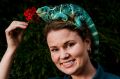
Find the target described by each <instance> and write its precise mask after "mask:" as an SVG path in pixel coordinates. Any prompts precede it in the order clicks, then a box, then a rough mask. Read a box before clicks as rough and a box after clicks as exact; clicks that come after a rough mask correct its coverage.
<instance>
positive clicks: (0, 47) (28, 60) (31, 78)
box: [0, 0, 120, 79]
mask: <svg viewBox="0 0 120 79" xmlns="http://www.w3.org/2000/svg"><path fill="white" fill-rule="evenodd" d="M61 3H75V4H78V5H80V6H81V7H83V8H84V9H85V10H86V11H87V12H88V14H89V15H90V16H91V17H92V19H93V21H94V23H95V25H96V27H97V30H98V32H99V36H100V50H99V53H98V54H93V55H92V59H94V60H97V61H98V62H99V63H100V64H101V65H102V66H103V68H104V69H105V71H107V72H111V73H113V74H116V75H120V68H119V67H120V65H119V64H120V3H119V2H117V0H42V1H41V0H0V58H2V56H3V54H4V52H5V50H6V47H7V44H6V38H5V33H4V31H5V29H6V28H7V27H8V26H9V24H10V23H11V22H12V21H13V20H21V21H22V20H24V19H25V18H24V16H23V12H24V10H25V9H26V8H28V7H31V6H35V7H41V6H44V5H57V4H61ZM30 26H31V27H30V28H28V30H27V32H26V34H25V37H24V39H23V42H22V44H21V45H20V47H19V48H18V50H17V53H16V56H15V58H14V61H13V64H12V68H11V72H10V79H46V78H48V77H51V76H56V75H62V73H61V72H60V71H58V70H57V69H56V67H55V66H54V65H53V63H52V62H51V59H50V55H49V52H48V49H47V45H46V43H45V42H44V39H43V34H42V29H43V27H42V26H44V23H40V25H36V24H31V25H30ZM40 26H41V27H40Z"/></svg>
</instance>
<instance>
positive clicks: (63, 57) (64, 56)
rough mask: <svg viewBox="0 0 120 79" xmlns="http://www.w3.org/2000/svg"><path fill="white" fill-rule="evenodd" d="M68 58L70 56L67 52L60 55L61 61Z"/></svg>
mask: <svg viewBox="0 0 120 79" xmlns="http://www.w3.org/2000/svg"><path fill="white" fill-rule="evenodd" d="M69 56H70V54H69V53H67V52H62V53H61V54H60V58H61V59H67V58H69Z"/></svg>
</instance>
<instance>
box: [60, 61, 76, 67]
mask: <svg viewBox="0 0 120 79" xmlns="http://www.w3.org/2000/svg"><path fill="white" fill-rule="evenodd" d="M74 64H75V59H73V60H69V61H65V62H62V63H61V65H62V66H63V67H64V68H70V67H72V66H73V65H74Z"/></svg>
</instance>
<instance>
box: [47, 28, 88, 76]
mask: <svg viewBox="0 0 120 79" xmlns="http://www.w3.org/2000/svg"><path fill="white" fill-rule="evenodd" d="M47 43H48V46H49V49H50V53H51V58H52V61H53V62H54V64H55V65H56V66H57V68H58V69H59V70H61V71H62V72H64V73H66V74H69V75H74V74H78V73H80V72H81V71H82V70H83V68H84V67H85V66H86V65H87V63H88V61H89V56H88V52H87V49H89V47H90V41H89V40H88V39H86V40H84V41H83V40H82V39H81V38H80V36H79V35H78V34H77V33H76V32H73V31H70V30H67V29H62V30H56V31H51V32H49V34H48V36H47Z"/></svg>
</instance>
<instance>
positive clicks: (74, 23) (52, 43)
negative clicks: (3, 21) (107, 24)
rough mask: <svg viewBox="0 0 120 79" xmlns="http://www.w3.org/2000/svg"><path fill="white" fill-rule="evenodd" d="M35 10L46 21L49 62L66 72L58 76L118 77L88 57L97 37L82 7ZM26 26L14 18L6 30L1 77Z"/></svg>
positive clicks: (72, 78) (83, 78)
mask: <svg viewBox="0 0 120 79" xmlns="http://www.w3.org/2000/svg"><path fill="white" fill-rule="evenodd" d="M36 13H37V14H38V16H40V17H41V18H42V19H43V20H44V21H46V22H47V24H46V26H45V30H44V31H45V33H44V34H45V38H46V41H47V44H48V47H49V50H50V54H51V58H52V61H53V62H54V64H55V65H56V67H57V68H58V69H59V70H60V71H62V72H63V73H65V76H64V77H59V79H120V77H118V76H115V75H113V74H110V73H107V72H104V71H103V69H102V67H101V66H100V65H99V64H98V63H96V62H92V61H91V60H90V57H89V54H90V53H96V52H98V45H99V40H98V33H97V31H96V28H95V25H94V23H93V21H92V19H91V18H90V17H89V15H88V14H87V13H86V12H85V11H84V9H82V8H81V7H79V6H76V5H73V4H62V5H59V6H55V7H48V6H44V7H41V8H39V9H38V10H37V11H36ZM27 26H28V23H26V22H21V21H13V22H12V23H11V24H10V26H9V27H8V28H7V29H6V38H7V43H8V48H7V51H6V52H5V55H4V56H3V59H2V61H1V63H0V70H1V71H0V79H6V78H8V71H9V68H10V64H11V61H12V58H13V56H14V54H15V50H16V48H17V47H18V45H19V43H20V42H21V39H22V34H23V32H24V30H25V29H26V28H27ZM17 28H20V29H22V30H16V29H17ZM51 79H58V77H55V78H51Z"/></svg>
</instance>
